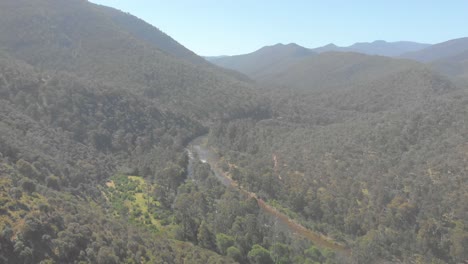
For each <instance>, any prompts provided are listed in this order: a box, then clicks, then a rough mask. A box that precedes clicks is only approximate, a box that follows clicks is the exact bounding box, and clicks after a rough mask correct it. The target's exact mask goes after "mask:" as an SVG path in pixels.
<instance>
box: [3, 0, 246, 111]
mask: <svg viewBox="0 0 468 264" xmlns="http://www.w3.org/2000/svg"><path fill="white" fill-rule="evenodd" d="M116 12H117V11H115V10H111V11H109V10H107V9H104V10H103V8H102V7H100V6H96V5H93V4H91V3H89V2H87V1H82V0H71V1H52V0H39V1H27V0H20V1H12V0H8V1H2V2H1V3H0V22H1V23H0V34H1V36H2V37H1V38H0V46H1V47H3V48H4V49H5V50H6V51H7V52H9V53H10V54H12V55H13V56H16V57H17V58H19V59H22V60H24V61H26V62H27V63H29V64H31V65H33V66H38V67H41V68H43V69H47V70H52V71H67V72H73V74H76V75H78V76H80V77H83V78H87V79H98V80H101V81H104V82H106V83H108V84H109V86H112V87H116V88H117V87H118V88H124V89H126V90H131V91H132V92H135V93H138V94H140V95H145V96H146V97H149V98H151V99H154V100H156V101H158V103H159V104H164V105H165V106H166V107H169V108H171V109H173V110H177V111H179V112H182V113H186V114H189V115H191V116H194V117H197V118H204V119H206V118H207V117H223V116H225V115H227V113H229V114H233V116H235V115H241V114H242V113H245V112H249V111H251V110H252V109H251V110H248V109H247V108H249V107H250V106H252V102H253V100H254V99H253V98H255V96H254V95H253V92H252V89H250V87H249V85H248V84H247V83H245V82H244V81H242V80H239V79H238V78H237V77H236V76H233V75H230V74H226V72H225V71H222V70H219V69H217V68H215V67H212V66H207V67H204V66H203V65H200V64H194V63H193V62H192V61H186V60H185V59H182V58H186V56H185V55H184V54H185V53H187V52H188V51H185V53H184V52H178V51H172V52H169V50H170V49H177V50H179V51H180V50H182V51H184V49H183V48H182V47H181V46H179V45H177V44H176V43H174V42H173V40H171V39H170V38H169V37H167V36H165V35H162V34H161V33H160V31H158V30H157V29H155V28H151V27H149V26H148V25H147V24H144V23H138V27H136V24H135V25H134V26H130V25H129V23H126V22H122V21H123V20H125V19H126V20H130V21H134V20H135V18H133V17H131V16H129V15H124V14H120V15H119V17H120V18H116V17H117V15H116ZM109 13H111V16H109V15H108V14H109ZM126 20H125V21H126ZM122 25H124V26H122ZM137 28H138V30H141V32H147V33H141V32H140V33H138V32H137ZM127 29H128V30H130V31H128V30H127ZM19 32H21V33H19ZM141 35H145V36H146V37H145V38H144V39H140V38H139V37H141ZM154 36H156V37H158V38H160V39H159V40H158V41H155V40H154ZM166 43H170V44H171V45H172V46H170V47H169V46H167V45H166ZM156 44H158V45H159V44H160V45H162V47H161V48H159V47H156V46H155V45H156ZM163 50H167V52H166V51H163ZM170 53H173V54H175V55H176V56H178V57H179V58H177V57H174V56H172V55H171V54H170ZM190 57H191V58H193V56H190ZM220 102H222V103H220ZM246 107H247V108H246Z"/></svg>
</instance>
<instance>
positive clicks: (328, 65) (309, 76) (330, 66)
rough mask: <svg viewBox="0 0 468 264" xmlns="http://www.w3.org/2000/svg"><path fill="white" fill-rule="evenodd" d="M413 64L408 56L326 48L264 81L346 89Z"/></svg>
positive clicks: (287, 84)
mask: <svg viewBox="0 0 468 264" xmlns="http://www.w3.org/2000/svg"><path fill="white" fill-rule="evenodd" d="M416 65H418V63H416V62H412V61H409V60H395V59H391V58H387V57H382V56H368V55H363V54H359V53H351V52H327V53H323V54H320V55H318V56H314V57H311V58H307V59H304V60H302V61H300V62H298V63H296V64H293V65H291V66H290V67H288V68H286V69H285V70H284V71H282V72H280V73H278V74H276V75H272V76H270V77H269V78H266V79H265V83H268V84H278V85H282V86H286V87H288V88H296V89H315V90H321V89H327V88H331V87H333V88H339V89H346V87H349V86H352V85H353V84H356V83H362V82H368V81H372V80H377V79H379V78H381V77H383V76H386V75H389V74H392V73H395V72H399V71H403V70H405V69H410V68H412V67H414V66H416Z"/></svg>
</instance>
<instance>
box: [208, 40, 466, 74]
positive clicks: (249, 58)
mask: <svg viewBox="0 0 468 264" xmlns="http://www.w3.org/2000/svg"><path fill="white" fill-rule="evenodd" d="M467 51H468V43H467V38H461V39H454V40H450V41H447V42H443V43H439V44H434V45H430V44H422V43H416V42H410V41H399V42H386V41H383V40H377V41H374V42H370V43H368V42H363V43H356V44H353V45H351V46H349V47H338V46H336V45H334V44H328V45H326V46H323V47H319V48H314V49H308V48H304V47H301V46H299V45H297V44H294V43H291V44H288V45H284V44H276V45H273V46H266V47H263V48H261V49H259V50H257V51H255V52H252V53H249V54H245V55H236V56H220V57H207V58H206V59H207V60H208V61H210V62H212V63H214V64H216V65H218V66H221V67H224V68H227V69H232V70H235V71H239V72H242V73H244V74H246V75H248V76H250V77H251V78H253V79H256V80H264V79H268V78H270V76H274V75H276V74H278V73H280V72H281V71H283V70H286V69H287V68H288V67H290V66H292V65H293V64H294V63H296V62H299V61H301V60H302V59H305V58H310V57H313V56H314V55H317V54H320V53H325V52H355V53H361V54H366V55H379V56H386V57H394V58H407V59H412V60H416V61H421V62H425V63H432V64H433V67H434V69H436V70H438V71H440V72H442V73H444V74H450V75H453V76H460V77H464V76H465V74H466V72H467V71H466V65H465V64H466V63H465V60H464V59H463V58H464V57H466V55H463V54H464V53H466V52H467Z"/></svg>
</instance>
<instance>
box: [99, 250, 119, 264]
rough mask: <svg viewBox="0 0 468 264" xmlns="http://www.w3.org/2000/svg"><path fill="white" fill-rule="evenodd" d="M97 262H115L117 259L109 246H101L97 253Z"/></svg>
mask: <svg viewBox="0 0 468 264" xmlns="http://www.w3.org/2000/svg"><path fill="white" fill-rule="evenodd" d="M97 262H98V264H117V263H119V259H118V258H117V256H116V255H115V253H114V250H112V249H111V248H109V247H101V248H100V249H99V252H98V255H97Z"/></svg>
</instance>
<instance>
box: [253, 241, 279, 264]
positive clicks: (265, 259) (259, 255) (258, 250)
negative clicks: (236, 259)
mask: <svg viewBox="0 0 468 264" xmlns="http://www.w3.org/2000/svg"><path fill="white" fill-rule="evenodd" d="M247 257H248V258H249V261H250V262H251V263H253V264H273V259H271V255H270V251H268V250H266V249H265V248H264V247H262V246H260V245H258V244H255V245H253V247H252V250H250V251H249V254H248V255H247Z"/></svg>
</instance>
